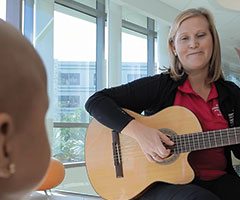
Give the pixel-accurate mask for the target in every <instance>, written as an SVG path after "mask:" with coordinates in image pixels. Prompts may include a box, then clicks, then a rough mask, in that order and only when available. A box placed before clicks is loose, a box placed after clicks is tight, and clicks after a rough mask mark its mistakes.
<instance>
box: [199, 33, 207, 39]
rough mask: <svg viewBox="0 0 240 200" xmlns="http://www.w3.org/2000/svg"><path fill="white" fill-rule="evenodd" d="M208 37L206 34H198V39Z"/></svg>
mask: <svg viewBox="0 0 240 200" xmlns="http://www.w3.org/2000/svg"><path fill="white" fill-rule="evenodd" d="M205 35H206V33H199V34H197V37H199V38H201V37H204V36H205Z"/></svg>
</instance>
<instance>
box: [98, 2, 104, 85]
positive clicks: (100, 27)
mask: <svg viewBox="0 0 240 200" xmlns="http://www.w3.org/2000/svg"><path fill="white" fill-rule="evenodd" d="M96 3H97V5H96V7H97V13H98V15H97V17H96V26H97V29H96V75H97V77H96V79H97V83H96V90H101V89H103V88H104V87H105V86H106V85H105V79H106V77H105V76H104V71H105V70H104V67H105V65H104V59H105V20H106V16H105V2H104V0H97V2H96Z"/></svg>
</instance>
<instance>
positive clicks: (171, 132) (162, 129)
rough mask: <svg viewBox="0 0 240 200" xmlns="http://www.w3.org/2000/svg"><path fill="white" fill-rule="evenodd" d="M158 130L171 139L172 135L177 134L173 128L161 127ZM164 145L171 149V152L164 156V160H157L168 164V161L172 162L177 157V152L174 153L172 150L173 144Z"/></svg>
mask: <svg viewBox="0 0 240 200" xmlns="http://www.w3.org/2000/svg"><path fill="white" fill-rule="evenodd" d="M159 130H160V131H161V132H162V133H164V134H165V135H167V136H168V137H169V138H171V139H173V138H174V136H176V135H177V134H176V133H175V132H174V131H173V130H171V129H168V128H161V129H159ZM173 141H174V140H173ZM165 147H166V148H169V149H171V154H170V155H169V157H167V158H165V159H164V161H162V162H159V163H160V164H170V163H173V162H174V161H175V160H176V159H177V158H178V156H179V154H176V153H174V151H173V149H174V146H167V145H165Z"/></svg>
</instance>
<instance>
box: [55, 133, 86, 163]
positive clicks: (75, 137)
mask: <svg viewBox="0 0 240 200" xmlns="http://www.w3.org/2000/svg"><path fill="white" fill-rule="evenodd" d="M85 132H86V128H54V129H53V135H52V138H53V139H52V140H51V146H52V155H53V157H55V158H57V159H59V160H61V161H62V162H63V163H69V162H82V161H84V141H85Z"/></svg>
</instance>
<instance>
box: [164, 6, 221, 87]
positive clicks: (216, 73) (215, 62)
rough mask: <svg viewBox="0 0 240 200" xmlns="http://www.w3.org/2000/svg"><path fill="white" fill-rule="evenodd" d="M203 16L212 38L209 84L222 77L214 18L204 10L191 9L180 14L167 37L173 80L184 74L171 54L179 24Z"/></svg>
mask: <svg viewBox="0 0 240 200" xmlns="http://www.w3.org/2000/svg"><path fill="white" fill-rule="evenodd" d="M196 16H203V17H205V18H206V19H207V21H208V24H209V30H210V33H211V35H212V38H213V52H212V56H211V59H210V61H209V72H208V76H209V83H212V82H214V81H216V80H218V79H219V78H224V77H223V72H222V68H221V48H220V42H219V37H218V33H217V30H216V27H215V24H214V18H213V16H212V14H211V13H210V11H208V10H207V9H205V8H191V9H188V10H185V11H183V12H181V13H180V14H179V15H178V16H177V17H176V19H175V21H174V22H173V24H172V26H171V29H170V31H169V35H168V51H169V56H170V64H171V65H170V75H171V77H172V78H173V79H174V80H179V79H180V78H181V77H182V75H183V74H184V69H183V67H182V64H181V62H180V61H179V59H178V57H177V56H175V55H174V52H173V49H172V47H173V42H174V39H175V36H176V33H177V31H178V29H179V27H180V26H181V23H182V22H183V21H184V20H186V19H189V18H191V17H196Z"/></svg>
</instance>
